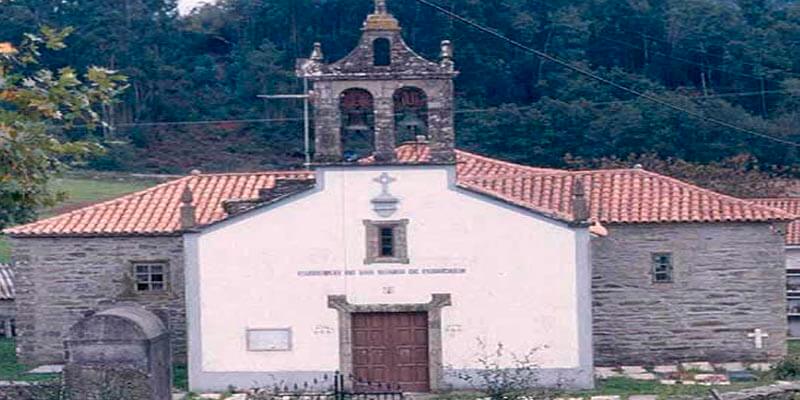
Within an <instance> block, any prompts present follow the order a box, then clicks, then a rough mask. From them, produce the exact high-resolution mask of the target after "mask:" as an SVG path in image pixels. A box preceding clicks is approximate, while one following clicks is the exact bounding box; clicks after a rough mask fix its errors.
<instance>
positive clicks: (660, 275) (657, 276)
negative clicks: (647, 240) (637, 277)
mask: <svg viewBox="0 0 800 400" xmlns="http://www.w3.org/2000/svg"><path fill="white" fill-rule="evenodd" d="M652 268H653V271H652V272H653V283H671V282H672V254H671V253H653V267H652Z"/></svg>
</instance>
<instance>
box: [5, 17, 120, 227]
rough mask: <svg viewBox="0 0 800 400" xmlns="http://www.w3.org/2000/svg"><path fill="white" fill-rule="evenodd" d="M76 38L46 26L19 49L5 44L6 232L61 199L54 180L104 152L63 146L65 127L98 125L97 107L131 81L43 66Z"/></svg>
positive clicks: (95, 70)
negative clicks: (44, 57)
mask: <svg viewBox="0 0 800 400" xmlns="http://www.w3.org/2000/svg"><path fill="white" fill-rule="evenodd" d="M71 32H72V30H71V29H69V28H67V29H61V30H59V29H53V28H47V27H45V28H42V30H41V34H39V35H32V34H28V35H26V36H25V39H24V40H23V41H22V42H21V43H20V45H19V46H18V47H15V46H13V45H12V44H11V43H3V44H0V227H5V226H8V225H10V224H16V223H21V222H26V221H29V220H31V219H32V218H34V216H35V213H36V210H37V209H38V208H40V207H42V206H47V205H51V204H53V203H54V202H55V201H57V200H58V199H59V198H60V197H61V195H60V194H59V193H54V192H53V191H51V190H50V189H49V188H48V185H47V182H48V180H49V179H50V178H51V177H52V176H53V175H54V174H56V173H58V172H60V171H62V170H63V169H64V168H65V167H67V166H68V165H69V164H70V163H75V162H79V161H81V160H82V159H84V158H85V157H86V156H87V155H90V154H92V153H96V152H98V151H100V147H99V145H97V144H96V143H93V142H90V141H69V140H65V138H64V137H63V135H61V134H60V132H61V131H60V129H61V128H62V127H69V126H70V125H72V124H74V123H76V122H80V123H83V124H88V125H93V124H96V123H98V122H99V121H100V118H99V115H98V108H99V107H101V106H103V105H109V104H111V103H112V101H113V99H114V97H115V96H117V95H118V94H119V93H120V92H121V91H122V90H124V88H125V86H124V82H125V77H123V76H122V75H119V74H117V73H115V72H114V71H111V70H107V69H104V68H99V67H91V68H89V69H88V70H87V72H86V73H85V76H84V77H83V79H81V78H80V77H79V75H78V73H77V72H76V71H75V70H74V69H72V68H70V67H63V68H60V69H58V70H57V71H51V70H49V69H47V68H41V66H40V65H39V64H38V60H39V58H40V56H41V52H40V50H41V48H42V47H44V48H45V49H47V50H50V51H58V50H62V49H64V48H65V45H64V39H65V38H66V37H67V36H69V34H70V33H71Z"/></svg>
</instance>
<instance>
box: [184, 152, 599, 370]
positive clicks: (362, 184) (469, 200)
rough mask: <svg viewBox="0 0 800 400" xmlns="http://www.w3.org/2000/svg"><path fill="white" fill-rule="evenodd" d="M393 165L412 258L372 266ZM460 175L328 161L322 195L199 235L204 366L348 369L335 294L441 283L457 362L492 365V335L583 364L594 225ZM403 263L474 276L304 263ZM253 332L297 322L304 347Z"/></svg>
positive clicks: (374, 293)
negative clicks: (481, 191) (373, 236)
mask: <svg viewBox="0 0 800 400" xmlns="http://www.w3.org/2000/svg"><path fill="white" fill-rule="evenodd" d="M383 172H388V173H389V174H390V175H391V176H392V177H393V178H396V179H397V181H396V182H395V183H393V184H392V185H391V189H390V191H391V193H392V194H393V195H394V196H396V197H398V198H400V200H401V201H400V204H399V210H398V211H397V213H396V214H395V215H393V216H392V217H391V218H389V219H392V220H394V219H403V218H408V219H409V220H410V223H409V225H408V242H409V258H410V261H411V264H409V265H368V266H365V265H364V264H363V262H364V257H365V228H364V224H363V220H365V219H371V220H376V219H380V218H379V217H378V216H377V215H376V214H375V213H374V212H373V211H372V207H371V203H370V200H371V199H372V198H374V197H375V196H377V195H378V194H379V193H380V185H379V184H377V183H375V182H373V179H374V178H376V177H378V176H379V175H380V174H381V173H383ZM453 173H454V172H453V167H433V166H428V167H424V168H423V167H398V166H395V167H369V168H367V167H362V168H329V169H323V170H320V171H318V185H324V187H322V188H321V190H320V191H316V192H309V193H307V194H304V195H301V196H298V197H296V198H294V199H293V200H291V201H289V202H285V203H284V204H279V205H278V206H274V207H273V206H270V207H267V208H265V209H262V210H258V211H254V212H251V213H248V214H245V215H243V216H240V217H237V218H234V219H232V220H230V221H228V222H224V223H222V224H220V225H217V226H215V227H212V228H209V229H208V230H207V231H205V232H204V233H202V234H200V235H199V236H197V238H196V240H197V241H196V250H192V251H196V254H194V255H190V256H189V257H188V258H189V260H190V261H189V262H195V263H196V264H197V265H196V270H195V271H194V272H192V270H194V268H189V272H188V273H190V274H191V273H196V274H197V276H194V277H187V279H189V281H190V283H191V282H195V284H196V285H197V289H198V290H199V298H190V299H188V301H189V302H190V303H192V302H194V304H190V319H191V318H192V315H193V314H195V316H197V315H196V311H199V318H200V329H199V332H200V333H199V334H200V338H199V341H200V342H201V345H200V346H199V347H200V348H201V350H200V351H201V355H202V357H201V358H202V370H203V372H259V371H332V370H336V369H338V368H339V353H338V346H339V339H338V335H339V332H338V320H337V312H336V311H335V310H332V309H329V308H328V307H327V297H328V295H332V294H346V295H347V297H348V300H349V301H350V302H351V303H356V304H370V303H379V304H388V303H427V302H428V301H430V296H431V294H432V293H451V294H452V300H453V305H452V306H451V307H446V308H444V310H443V327H442V328H443V346H444V347H443V358H444V364H445V366H447V367H455V368H477V367H479V366H480V365H478V364H476V362H475V358H476V355H477V354H476V352H477V346H476V343H477V340H478V338H482V339H483V340H485V341H487V342H488V343H493V344H495V343H498V342H502V343H503V344H504V345H505V346H506V348H507V349H508V350H510V351H512V352H517V353H524V352H526V351H528V350H530V349H532V348H535V347H542V346H546V347H547V348H546V349H543V350H541V351H540V352H539V353H538V356H539V358H538V361H539V363H540V365H541V366H542V367H545V368H572V367H578V366H579V333H580V332H579V329H590V328H589V327H587V326H583V327H579V324H578V319H579V310H578V308H579V304H578V303H579V302H578V299H579V297H582V298H583V300H584V301H586V300H587V299H588V297H587V296H589V287H588V283H587V282H588V279H586V280H587V282H584V284H580V283H579V282H577V280H578V278H577V276H578V274H577V273H576V270H577V269H578V268H579V267H580V266H579V265H578V261H577V260H578V259H582V261H581V262H582V263H587V262H588V253H587V252H588V241H587V240H585V238H586V233H585V232H584V231H585V229H583V228H572V227H568V226H566V225H565V224H562V223H559V222H555V221H553V220H549V219H546V218H542V217H539V216H536V215H534V214H532V213H530V212H528V211H525V210H520V209H518V208H515V207H511V206H507V205H505V204H503V203H500V202H497V201H495V200H492V199H489V198H487V197H485V196H480V195H476V194H472V193H468V192H465V191H462V190H460V189H455V188H454V187H452V186H451V181H450V180H451V179H452V174H453ZM577 246H585V248H580V249H578V248H577ZM583 267H585V268H586V271H588V266H586V265H583ZM392 268H404V269H405V268H465V269H466V270H467V273H466V274H460V275H402V276H385V275H383V276H379V275H375V276H358V275H356V276H340V277H301V276H298V271H304V270H343V269H348V270H382V269H392ZM587 273H588V272H587ZM388 288H391V291H392V293H391V294H386V291H387V290H388ZM579 292H580V293H579ZM192 310H195V311H192ZM194 323H196V322H193V321H191V320H190V326H191V325H192V324H194ZM248 328H250V329H253V328H291V329H292V333H293V350H292V351H290V352H248V351H247V350H246V340H245V331H246V330H247V329H248ZM584 333H585V332H584ZM190 340H192V338H191V337H190ZM194 340H197V338H195V339H194ZM192 356H194V357H196V356H197V355H196V354H195V355H191V354H190V357H192Z"/></svg>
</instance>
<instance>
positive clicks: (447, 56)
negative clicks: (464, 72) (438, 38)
mask: <svg viewBox="0 0 800 400" xmlns="http://www.w3.org/2000/svg"><path fill="white" fill-rule="evenodd" d="M441 47H442V53H441V54H440V58H441V65H442V66H443V67H445V68H449V69H450V70H452V69H453V43H452V42H450V41H449V40H442V45H441Z"/></svg>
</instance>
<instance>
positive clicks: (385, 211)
mask: <svg viewBox="0 0 800 400" xmlns="http://www.w3.org/2000/svg"><path fill="white" fill-rule="evenodd" d="M374 181H375V182H377V183H380V184H381V194H380V195H378V197H376V198H374V199H372V209H373V210H374V211H375V213H376V214H378V215H379V216H380V217H383V218H388V217H391V216H392V215H393V214H394V213H395V211H397V204H398V203H400V200H398V199H397V198H396V197H394V196H392V195H391V193H389V185H390V184H391V183H393V182H395V181H397V179H395V178H392V177H390V176H389V174H387V173H386V172H384V173H383V174H381V176H379V177H377V178H375V179H374Z"/></svg>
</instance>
